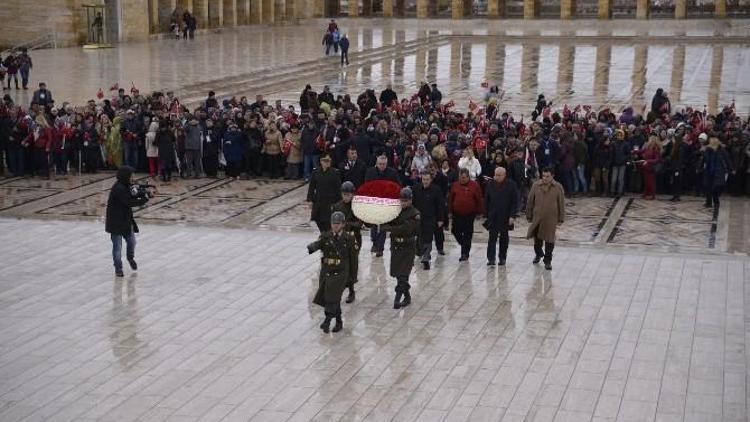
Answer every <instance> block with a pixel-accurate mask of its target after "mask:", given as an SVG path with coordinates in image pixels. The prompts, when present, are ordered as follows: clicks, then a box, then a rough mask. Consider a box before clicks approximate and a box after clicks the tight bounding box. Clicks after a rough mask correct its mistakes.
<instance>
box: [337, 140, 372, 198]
mask: <svg viewBox="0 0 750 422" xmlns="http://www.w3.org/2000/svg"><path fill="white" fill-rule="evenodd" d="M339 171H341V180H342V181H343V182H352V184H353V185H354V188H355V189H356V188H358V187H360V186H362V184H363V183H364V182H365V173H366V172H367V166H366V165H365V163H363V162H362V161H360V160H359V159H358V157H357V150H356V149H354V148H349V149H348V150H347V152H346V161H344V162H342V163H341V164H339Z"/></svg>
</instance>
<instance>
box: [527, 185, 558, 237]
mask: <svg viewBox="0 0 750 422" xmlns="http://www.w3.org/2000/svg"><path fill="white" fill-rule="evenodd" d="M526 219H527V220H529V222H530V224H529V230H528V232H527V233H526V238H528V239H532V238H534V239H540V240H543V241H545V242H550V243H552V242H554V241H555V234H556V232H557V225H558V223H562V222H564V221H565V195H564V193H563V187H562V185H561V184H560V183H558V182H556V181H554V180H553V181H552V182H550V183H548V184H547V183H544V181H542V180H537V181H536V182H534V184H533V185H531V191H530V192H529V198H528V200H527V201H526Z"/></svg>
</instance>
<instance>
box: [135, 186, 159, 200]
mask: <svg viewBox="0 0 750 422" xmlns="http://www.w3.org/2000/svg"><path fill="white" fill-rule="evenodd" d="M155 190H156V186H155V185H148V184H146V185H141V184H133V185H130V194H131V195H133V196H134V197H136V198H153V197H154V192H153V191H155Z"/></svg>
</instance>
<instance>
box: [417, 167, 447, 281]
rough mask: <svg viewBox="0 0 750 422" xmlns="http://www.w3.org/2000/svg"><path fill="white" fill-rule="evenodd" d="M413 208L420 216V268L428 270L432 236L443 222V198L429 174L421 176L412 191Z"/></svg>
mask: <svg viewBox="0 0 750 422" xmlns="http://www.w3.org/2000/svg"><path fill="white" fill-rule="evenodd" d="M412 195H413V199H412V201H413V204H414V207H415V208H416V209H417V210H418V211H419V215H420V216H421V219H420V223H419V245H418V248H419V255H420V257H421V258H420V261H421V262H422V268H423V269H425V270H429V269H430V259H432V256H431V252H432V236H433V234H434V233H435V230H436V229H441V228H442V227H443V224H444V222H445V196H444V195H443V192H442V191H441V190H440V188H439V187H437V186H436V185H434V184H433V183H432V176H431V175H430V174H429V173H425V174H423V175H422V183H421V184H418V185H415V186H414V189H413V190H412Z"/></svg>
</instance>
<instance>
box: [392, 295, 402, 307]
mask: <svg viewBox="0 0 750 422" xmlns="http://www.w3.org/2000/svg"><path fill="white" fill-rule="evenodd" d="M393 309H401V293H396V298H395V299H393Z"/></svg>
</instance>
